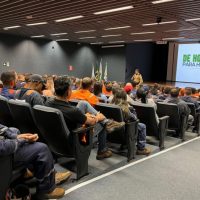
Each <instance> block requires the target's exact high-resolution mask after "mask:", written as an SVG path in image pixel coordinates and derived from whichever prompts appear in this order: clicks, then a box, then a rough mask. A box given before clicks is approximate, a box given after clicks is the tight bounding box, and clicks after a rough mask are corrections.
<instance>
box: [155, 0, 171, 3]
mask: <svg viewBox="0 0 200 200" xmlns="http://www.w3.org/2000/svg"><path fill="white" fill-rule="evenodd" d="M172 1H175V0H157V1H152V4H159V3H167V2H172Z"/></svg>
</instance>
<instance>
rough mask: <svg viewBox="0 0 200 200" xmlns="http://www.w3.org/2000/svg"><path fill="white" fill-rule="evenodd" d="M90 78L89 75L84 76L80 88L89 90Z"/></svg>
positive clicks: (90, 87)
mask: <svg viewBox="0 0 200 200" xmlns="http://www.w3.org/2000/svg"><path fill="white" fill-rule="evenodd" d="M92 84H93V82H92V79H91V78H89V77H85V78H83V80H82V84H81V88H82V89H84V90H91V89H92Z"/></svg>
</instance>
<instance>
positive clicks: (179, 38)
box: [162, 37, 184, 40]
mask: <svg viewBox="0 0 200 200" xmlns="http://www.w3.org/2000/svg"><path fill="white" fill-rule="evenodd" d="M181 39H184V37H177V38H163V39H162V40H181Z"/></svg>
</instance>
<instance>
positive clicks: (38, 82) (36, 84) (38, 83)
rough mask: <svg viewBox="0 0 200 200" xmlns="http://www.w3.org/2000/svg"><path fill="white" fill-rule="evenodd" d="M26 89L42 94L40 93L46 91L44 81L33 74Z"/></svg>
mask: <svg viewBox="0 0 200 200" xmlns="http://www.w3.org/2000/svg"><path fill="white" fill-rule="evenodd" d="M27 88H30V89H32V90H35V91H37V92H39V93H40V94H42V91H43V90H45V89H46V81H45V80H44V79H43V78H42V76H40V75H39V74H33V75H31V76H30V77H29V79H28V82H27Z"/></svg>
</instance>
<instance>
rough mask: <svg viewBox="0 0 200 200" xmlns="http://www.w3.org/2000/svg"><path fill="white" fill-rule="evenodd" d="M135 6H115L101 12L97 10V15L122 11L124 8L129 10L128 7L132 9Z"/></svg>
mask: <svg viewBox="0 0 200 200" xmlns="http://www.w3.org/2000/svg"><path fill="white" fill-rule="evenodd" d="M132 8H133V6H124V7H120V8H113V9H109V10H103V11H100V12H95V13H94V14H95V15H101V14H106V13H111V12H117V11H122V10H128V9H132Z"/></svg>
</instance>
